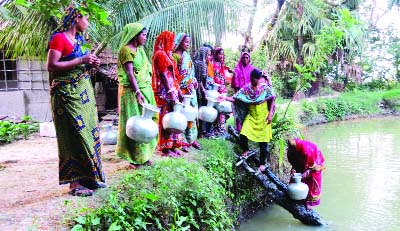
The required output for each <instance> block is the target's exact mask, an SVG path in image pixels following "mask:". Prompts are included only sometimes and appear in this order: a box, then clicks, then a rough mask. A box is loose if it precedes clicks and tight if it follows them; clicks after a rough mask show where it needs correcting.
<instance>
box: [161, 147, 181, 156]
mask: <svg viewBox="0 0 400 231" xmlns="http://www.w3.org/2000/svg"><path fill="white" fill-rule="evenodd" d="M162 156H167V157H178V155H177V153H175V152H174V151H172V150H171V149H169V148H166V149H164V150H162Z"/></svg>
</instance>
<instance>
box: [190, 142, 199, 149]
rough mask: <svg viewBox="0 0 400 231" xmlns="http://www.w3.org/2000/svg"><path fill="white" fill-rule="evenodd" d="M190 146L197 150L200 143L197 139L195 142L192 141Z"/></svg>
mask: <svg viewBox="0 0 400 231" xmlns="http://www.w3.org/2000/svg"><path fill="white" fill-rule="evenodd" d="M192 147H194V148H195V149H197V150H200V149H201V145H200V144H199V142H197V141H195V142H193V143H192Z"/></svg>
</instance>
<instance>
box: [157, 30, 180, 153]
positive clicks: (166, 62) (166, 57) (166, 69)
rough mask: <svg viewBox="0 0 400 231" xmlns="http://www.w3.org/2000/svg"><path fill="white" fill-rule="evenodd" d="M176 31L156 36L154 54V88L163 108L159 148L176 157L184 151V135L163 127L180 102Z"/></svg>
mask: <svg viewBox="0 0 400 231" xmlns="http://www.w3.org/2000/svg"><path fill="white" fill-rule="evenodd" d="M174 38H175V35H174V33H172V32H170V31H163V32H161V34H159V35H158V36H157V38H156V42H155V44H154V54H153V75H152V88H153V91H154V97H155V99H156V103H157V106H158V107H159V108H160V109H161V111H160V119H159V141H158V148H159V150H161V151H162V152H163V154H164V155H166V156H172V157H176V156H177V155H181V154H182V153H181V152H180V151H179V150H178V148H180V147H181V146H182V139H183V138H182V135H181V134H173V133H169V132H167V131H166V130H165V129H163V126H162V120H163V118H164V116H165V115H166V114H167V113H168V112H171V111H173V106H174V105H175V104H176V103H177V102H179V96H180V95H181V93H180V89H179V83H180V81H181V80H180V79H179V71H178V68H177V66H176V63H175V62H174V60H173V57H172V51H173V49H174Z"/></svg>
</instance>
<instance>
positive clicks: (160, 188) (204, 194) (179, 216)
mask: <svg viewBox="0 0 400 231" xmlns="http://www.w3.org/2000/svg"><path fill="white" fill-rule="evenodd" d="M202 144H203V149H204V150H209V151H210V150H212V151H213V153H212V155H210V153H203V154H201V155H199V157H198V158H200V159H201V160H202V161H200V163H203V164H204V166H202V165H201V164H198V163H189V162H188V161H187V160H185V159H174V160H171V159H169V160H165V161H161V162H159V163H157V164H155V165H153V166H152V167H151V168H144V169H140V170H137V171H135V172H134V173H132V174H129V175H127V176H126V177H125V179H124V180H123V181H122V182H121V184H120V185H119V186H118V187H117V188H115V189H114V190H113V192H112V193H111V194H110V197H109V199H108V200H107V201H106V203H105V204H104V205H103V206H102V207H101V208H99V209H96V210H88V211H86V212H87V213H86V215H82V216H79V217H77V218H76V219H75V221H74V222H75V226H74V228H73V229H75V230H105V229H108V230H230V229H232V227H233V223H232V220H231V218H230V217H229V214H228V212H227V209H226V205H225V198H226V197H227V196H229V193H228V191H227V189H228V188H230V187H232V179H234V177H233V170H232V169H233V166H232V162H231V161H229V158H227V154H228V153H229V151H232V150H231V149H230V147H229V144H228V143H227V142H226V141H211V142H203V143H202ZM229 154H230V153H229ZM230 155H231V154H230ZM231 156H232V155H231Z"/></svg>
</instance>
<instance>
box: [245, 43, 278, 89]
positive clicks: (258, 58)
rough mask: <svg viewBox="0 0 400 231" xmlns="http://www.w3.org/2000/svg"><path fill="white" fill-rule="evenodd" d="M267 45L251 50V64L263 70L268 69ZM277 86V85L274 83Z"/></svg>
mask: <svg viewBox="0 0 400 231" xmlns="http://www.w3.org/2000/svg"><path fill="white" fill-rule="evenodd" d="M266 52H267V51H266V50H265V46H261V47H258V48H256V49H254V50H253V52H251V64H252V65H253V66H255V67H258V68H260V69H261V70H266V69H267V54H266ZM274 87H275V85H274Z"/></svg>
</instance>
